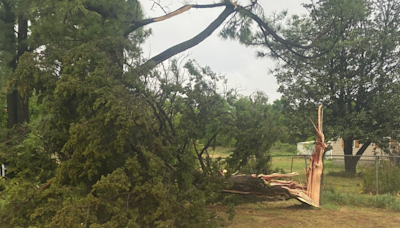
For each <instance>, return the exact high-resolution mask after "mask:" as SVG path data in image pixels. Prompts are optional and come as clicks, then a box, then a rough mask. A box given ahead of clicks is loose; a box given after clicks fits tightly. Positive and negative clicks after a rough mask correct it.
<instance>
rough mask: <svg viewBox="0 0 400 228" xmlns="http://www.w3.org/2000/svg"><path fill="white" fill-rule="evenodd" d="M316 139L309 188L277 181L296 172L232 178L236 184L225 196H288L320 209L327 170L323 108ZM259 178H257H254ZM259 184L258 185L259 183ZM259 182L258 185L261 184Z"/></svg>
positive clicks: (311, 159) (308, 180)
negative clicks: (325, 168)
mask: <svg viewBox="0 0 400 228" xmlns="http://www.w3.org/2000/svg"><path fill="white" fill-rule="evenodd" d="M312 123H313V125H314V129H315V133H316V135H317V140H316V145H315V149H314V152H313V154H312V155H311V156H310V166H309V167H308V169H306V174H307V186H304V185H301V184H298V183H296V182H294V181H285V180H276V179H277V178H281V179H282V178H288V177H292V176H296V175H298V173H297V172H293V173H288V174H280V173H273V174H270V175H263V174H261V175H258V176H256V175H239V176H235V175H233V176H232V177H231V178H230V180H231V181H232V182H233V183H234V185H233V187H232V188H231V189H230V190H224V192H230V193H236V194H244V195H249V194H251V195H255V196H257V197H266V196H272V195H275V196H278V195H279V196H284V195H285V193H289V194H290V196H291V197H294V198H296V199H297V200H299V201H301V202H303V203H306V204H309V205H311V206H313V207H317V208H320V207H321V206H320V200H321V177H322V172H323V169H324V164H323V160H322V159H323V156H324V152H325V148H326V145H325V137H324V134H323V132H322V106H320V107H319V108H318V126H315V123H314V122H313V121H312ZM255 177H256V178H255ZM256 180H257V181H256ZM258 181H259V182H258Z"/></svg>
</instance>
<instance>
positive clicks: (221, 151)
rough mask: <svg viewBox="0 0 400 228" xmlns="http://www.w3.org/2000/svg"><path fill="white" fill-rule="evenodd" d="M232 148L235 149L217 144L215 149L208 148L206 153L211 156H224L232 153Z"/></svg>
mask: <svg viewBox="0 0 400 228" xmlns="http://www.w3.org/2000/svg"><path fill="white" fill-rule="evenodd" d="M233 150H235V148H230V147H220V146H217V147H215V150H212V149H209V151H208V153H209V154H210V156H211V157H221V158H226V157H229V156H230V155H231V154H232V151H233Z"/></svg>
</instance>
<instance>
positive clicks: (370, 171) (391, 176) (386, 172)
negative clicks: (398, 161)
mask: <svg viewBox="0 0 400 228" xmlns="http://www.w3.org/2000/svg"><path fill="white" fill-rule="evenodd" d="M393 164H394V162H392V161H390V160H388V161H381V162H380V164H379V167H378V177H379V178H378V186H379V187H378V188H379V194H383V193H391V194H397V193H399V192H400V167H399V166H398V165H393ZM362 174H363V190H364V192H366V193H369V192H372V193H376V168H375V166H370V167H365V168H364V169H363V170H362Z"/></svg>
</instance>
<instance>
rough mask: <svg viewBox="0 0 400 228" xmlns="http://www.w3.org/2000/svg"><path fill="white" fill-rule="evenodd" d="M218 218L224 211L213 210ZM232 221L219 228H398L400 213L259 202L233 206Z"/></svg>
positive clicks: (222, 209)
mask: <svg viewBox="0 0 400 228" xmlns="http://www.w3.org/2000/svg"><path fill="white" fill-rule="evenodd" d="M213 209H216V210H217V211H218V216H220V217H222V218H224V219H225V218H226V214H225V213H224V212H223V211H224V208H223V207H222V206H221V207H220V206H215V207H214V208H213ZM235 211H236V216H235V218H234V220H233V221H227V219H225V222H222V224H221V227H229V228H239V227H251V228H258V227H260V228H261V227H262V228H265V227H296V228H301V227H307V228H311V227H318V228H325V227H326V228H331V227H340V228H342V227H363V228H366V227H374V228H377V227H393V228H394V227H396V228H397V227H400V213H399V212H395V211H390V210H385V209H377V208H365V207H338V206H333V205H326V207H325V208H324V209H312V208H309V207H304V206H302V205H301V204H300V203H299V202H297V201H296V200H290V201H286V202H263V203H258V204H246V205H241V206H237V207H236V209H235Z"/></svg>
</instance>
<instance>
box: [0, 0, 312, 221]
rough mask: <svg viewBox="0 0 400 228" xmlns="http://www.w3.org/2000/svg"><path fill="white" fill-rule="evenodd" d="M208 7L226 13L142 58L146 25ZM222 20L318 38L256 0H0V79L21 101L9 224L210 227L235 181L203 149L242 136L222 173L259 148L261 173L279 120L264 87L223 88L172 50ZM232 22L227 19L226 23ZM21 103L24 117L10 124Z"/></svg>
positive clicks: (12, 131)
mask: <svg viewBox="0 0 400 228" xmlns="http://www.w3.org/2000/svg"><path fill="white" fill-rule="evenodd" d="M211 7H221V8H222V9H223V11H222V13H221V14H220V15H219V16H218V17H217V18H216V19H215V20H214V21H213V22H212V23H211V24H210V25H209V26H208V27H207V28H206V29H205V30H204V31H201V32H200V33H199V34H198V35H197V36H195V37H194V38H192V39H190V40H188V41H186V42H183V43H181V44H178V45H176V46H174V47H171V48H169V49H167V50H166V51H164V52H162V53H161V54H159V55H156V56H154V57H151V58H150V59H148V60H145V59H143V57H142V56H141V46H140V45H141V44H142V43H143V41H144V40H145V39H146V37H147V36H148V35H149V31H148V30H147V29H146V27H145V26H146V25H148V24H151V23H162V21H163V20H166V19H168V18H170V17H172V16H179V13H180V12H183V11H186V10H189V9H190V8H201V9H203V10H207V8H211ZM227 18H229V19H230V20H234V18H237V20H249V19H251V20H254V21H256V22H257V23H258V24H259V26H260V27H261V28H262V29H264V30H265V31H268V32H269V33H270V35H271V36H272V37H273V39H275V40H276V41H278V42H282V43H283V44H284V45H286V46H288V47H291V48H292V49H296V50H300V49H304V48H309V46H310V44H311V45H313V44H312V41H310V42H305V44H302V45H298V44H297V43H295V42H294V41H292V40H290V39H287V38H288V37H285V36H282V35H283V34H278V33H275V32H274V30H273V29H272V27H270V25H269V24H268V23H267V21H264V16H263V15H262V12H261V11H260V7H259V6H258V5H257V2H252V3H250V5H248V6H240V5H236V3H235V4H233V3H231V2H228V1H224V2H221V3H215V4H210V5H196V4H194V5H187V6H183V7H182V8H180V9H178V10H177V11H175V12H172V13H170V14H167V15H166V16H162V17H157V18H145V16H144V15H143V13H142V9H141V5H140V2H139V1H135V0H128V1H126V0H115V1H106V0H101V1H93V0H83V1H81V0H80V1H54V0H46V1H31V0H29V1H28V0H19V1H11V0H0V31H7V33H5V36H7V37H8V39H4V40H3V39H2V40H1V47H0V48H1V49H0V56H1V68H0V69H1V71H0V72H1V78H2V80H1V82H2V83H4V82H5V81H7V89H8V90H9V91H14V92H12V93H15V94H16V95H15V96H14V95H13V96H14V97H10V96H9V97H7V102H14V103H15V105H10V104H8V105H7V114H8V120H9V124H8V128H9V129H8V130H5V129H4V128H3V129H2V131H1V133H0V136H1V141H0V142H1V144H0V149H1V153H0V161H1V163H3V162H4V163H7V164H8V165H9V167H8V177H9V179H7V180H4V179H2V180H1V182H0V183H1V191H2V192H1V193H2V196H5V198H1V199H0V209H1V215H0V218H1V224H2V225H3V224H4V226H6V227H28V226H37V227H42V226H47V227H80V226H86V227H168V226H176V227H214V226H216V224H217V222H218V221H217V219H216V217H215V214H214V212H213V211H210V210H208V209H207V208H206V206H207V205H210V204H211V203H215V202H224V203H228V202H229V200H230V198H229V197H225V196H224V195H221V192H222V190H223V189H224V188H229V183H227V181H226V180H225V179H224V178H223V177H221V175H220V174H219V171H220V169H221V168H222V165H223V163H222V162H221V161H220V160H218V159H212V158H211V156H209V154H208V151H209V149H208V148H209V147H210V145H211V142H212V141H213V140H215V138H216V137H218V136H224V137H227V138H234V139H235V148H236V149H235V150H234V151H232V156H231V157H230V158H229V159H228V160H227V161H226V167H228V172H230V173H231V172H234V171H236V170H237V169H240V168H241V167H243V166H245V165H246V164H247V162H248V158H249V156H253V155H255V156H256V157H257V158H258V159H257V161H258V162H257V164H256V167H255V171H256V172H265V171H267V169H268V166H267V165H266V162H267V161H268V156H266V155H267V154H266V151H267V150H268V149H269V148H270V147H271V145H272V144H273V142H274V141H275V140H276V139H277V137H279V132H280V127H279V126H277V125H276V124H274V119H275V118H276V115H275V114H274V113H273V112H272V111H271V110H272V109H271V106H270V105H269V104H267V98H266V96H265V95H264V94H263V93H257V94H255V95H254V96H252V97H242V96H239V95H237V94H236V93H235V91H232V90H224V91H218V90H217V87H216V85H217V81H218V80H221V79H220V78H219V76H218V75H216V74H215V73H214V72H212V71H211V69H209V68H207V67H200V66H199V65H197V64H196V63H195V61H188V62H187V63H186V64H184V65H180V64H179V61H177V60H171V64H170V65H169V66H168V65H167V64H166V63H165V60H167V59H169V58H170V57H173V56H175V55H176V54H179V53H181V52H182V51H185V50H187V49H189V48H191V47H193V46H195V45H197V44H198V43H199V42H202V41H203V40H204V39H206V38H207V37H208V36H209V35H210V34H211V33H212V32H213V31H215V29H216V28H218V27H219V26H220V25H221V24H223V23H224V21H226V19H227ZM239 18H242V19H239ZM28 22H29V23H28ZM237 26H241V25H235V24H232V23H231V21H230V22H228V27H227V29H230V30H232V31H233V30H235V29H239V28H240V27H237ZM12 28H19V29H20V30H18V31H14V29H12ZM3 35H4V34H3V33H2V34H1V36H3ZM310 40H312V39H310ZM3 85H4V84H3ZM4 86H5V85H4ZM8 94H9V95H10V94H11V93H10V92H9V93H8ZM29 100H30V101H31V103H30V105H31V109H30V110H28V109H27V107H29V106H28V101H29ZM32 101H34V102H35V103H33V102H32ZM29 111H31V113H30V114H29ZM13 113H20V114H21V116H22V117H23V116H25V117H31V119H30V122H29V123H27V122H28V120H29V118H18V116H17V118H16V119H15V120H13V121H11V122H10V120H11V119H12V118H14V116H15V115H14V114H13ZM200 142H201V143H200Z"/></svg>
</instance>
